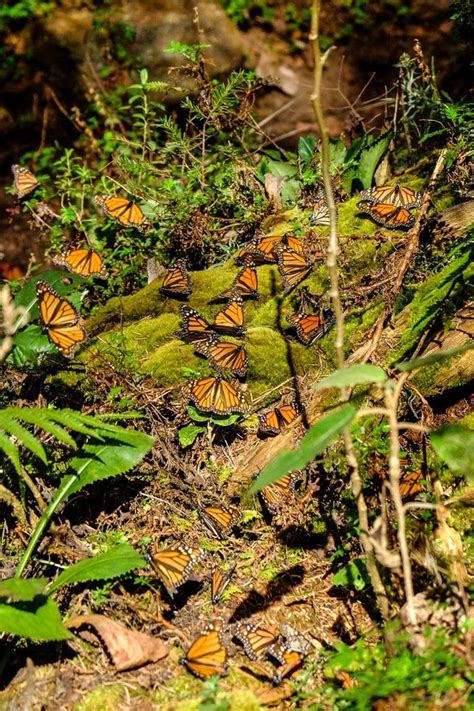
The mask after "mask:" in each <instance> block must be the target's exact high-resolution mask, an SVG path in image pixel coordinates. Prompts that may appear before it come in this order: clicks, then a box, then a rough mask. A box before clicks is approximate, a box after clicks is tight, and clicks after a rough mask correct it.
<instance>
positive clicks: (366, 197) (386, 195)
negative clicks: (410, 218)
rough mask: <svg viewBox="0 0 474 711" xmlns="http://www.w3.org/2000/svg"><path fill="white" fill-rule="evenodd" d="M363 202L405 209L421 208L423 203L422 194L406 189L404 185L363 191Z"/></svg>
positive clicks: (383, 186)
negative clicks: (379, 203)
mask: <svg viewBox="0 0 474 711" xmlns="http://www.w3.org/2000/svg"><path fill="white" fill-rule="evenodd" d="M359 197H360V199H361V200H362V201H368V202H372V203H377V202H381V203H385V204H388V205H393V206H394V207H404V208H406V209H410V208H412V207H419V206H420V202H421V193H418V192H416V190H412V188H404V187H403V186H402V185H398V184H396V185H381V186H378V187H375V188H369V189H368V190H362V192H361V193H360V195H359Z"/></svg>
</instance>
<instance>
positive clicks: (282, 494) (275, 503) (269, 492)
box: [260, 472, 296, 514]
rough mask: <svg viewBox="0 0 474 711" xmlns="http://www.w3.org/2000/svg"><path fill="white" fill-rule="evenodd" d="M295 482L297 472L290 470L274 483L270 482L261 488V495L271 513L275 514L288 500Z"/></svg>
mask: <svg viewBox="0 0 474 711" xmlns="http://www.w3.org/2000/svg"><path fill="white" fill-rule="evenodd" d="M295 482H296V474H294V473H293V472H290V473H289V474H286V475H285V476H284V477H282V478H281V479H279V480H278V481H275V482H274V483H273V484H268V486H264V487H263V489H261V491H260V496H261V497H262V499H263V503H264V504H265V507H266V509H267V511H268V512H269V513H271V514H275V513H276V512H277V511H278V509H279V508H280V507H281V506H282V505H283V504H284V503H285V502H286V501H288V496H289V494H290V493H291V492H292V491H293V490H294V487H295Z"/></svg>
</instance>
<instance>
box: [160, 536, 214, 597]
mask: <svg viewBox="0 0 474 711" xmlns="http://www.w3.org/2000/svg"><path fill="white" fill-rule="evenodd" d="M203 556H204V552H203V551H201V550H200V549H199V548H183V547H180V548H167V549H164V550H161V551H158V552H157V553H155V555H150V556H148V560H149V563H150V565H151V567H152V568H153V570H154V571H155V573H156V574H157V575H158V577H159V578H160V580H161V582H162V583H163V585H164V586H165V588H166V590H167V591H168V593H169V594H170V595H173V593H174V591H175V590H176V588H178V587H179V586H180V585H182V584H183V583H185V582H186V581H187V580H189V576H190V573H191V571H192V569H193V568H194V566H195V565H197V563H199V561H200V560H201V559H202V558H203Z"/></svg>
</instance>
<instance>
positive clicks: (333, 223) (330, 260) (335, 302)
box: [309, 0, 389, 620]
mask: <svg viewBox="0 0 474 711" xmlns="http://www.w3.org/2000/svg"><path fill="white" fill-rule="evenodd" d="M320 11H321V2H320V0H313V3H312V11H311V32H310V35H309V41H310V43H311V47H312V51H313V58H314V90H313V93H312V95H311V104H312V106H313V111H314V115H315V117H316V122H317V124H318V126H319V131H320V134H321V173H322V178H323V185H324V193H325V196H326V202H327V205H328V208H329V242H328V249H327V262H326V264H327V267H328V273H329V280H330V285H331V288H330V292H329V294H330V297H331V303H332V308H333V312H334V315H335V319H336V343H335V348H336V361H337V367H338V368H343V367H344V365H345V358H344V313H343V311H342V304H341V299H340V295H339V272H338V266H337V255H338V251H339V245H338V234H337V213H336V204H335V201H334V195H333V192H332V186H331V177H330V174H329V134H328V129H327V126H326V122H325V120H324V114H323V110H322V104H321V88H322V74H323V66H324V63H325V61H326V59H327V57H328V53H329V51H330V50H327V51H326V53H325V54H324V55H321V49H320V46H319V17H320ZM347 397H348V391H347V388H341V394H340V400H341V402H344V401H346V400H347ZM344 445H345V449H346V456H347V463H348V465H349V468H350V470H351V482H352V491H353V494H354V498H355V501H356V504H357V512H358V515H359V524H360V542H361V546H362V549H363V550H364V553H365V555H366V556H367V570H368V572H369V575H370V580H371V583H372V587H373V589H374V593H375V597H376V600H377V604H378V606H379V609H380V612H381V614H382V616H383V618H384V619H385V620H386V619H388V615H389V605H388V598H387V593H386V591H385V588H384V585H383V582H382V578H381V576H380V573H379V570H378V567H377V561H376V558H375V552H374V548H373V546H372V544H371V540H370V531H369V518H368V510H367V503H366V501H365V497H364V494H363V491H362V480H361V477H360V473H359V467H358V463H357V458H356V456H355V451H354V445H353V442H352V436H351V433H350V430H349V428H346V429H345V431H344Z"/></svg>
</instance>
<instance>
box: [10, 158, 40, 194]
mask: <svg viewBox="0 0 474 711" xmlns="http://www.w3.org/2000/svg"><path fill="white" fill-rule="evenodd" d="M12 173H13V185H14V188H15V192H16V194H17V196H18V199H19V200H21V199H22V198H24V197H26V196H27V195H29V194H30V193H32V192H33V190H36V188H37V187H38V185H39V181H38V179H37V178H36V177H35V176H34V175H33V173H32V172H31V170H30V169H29V168H25V167H24V166H21V165H12Z"/></svg>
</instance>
